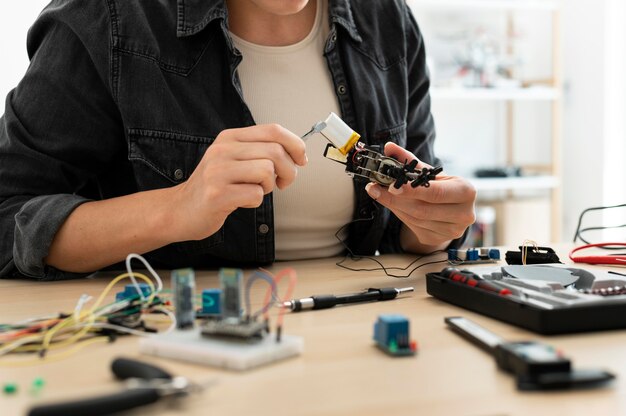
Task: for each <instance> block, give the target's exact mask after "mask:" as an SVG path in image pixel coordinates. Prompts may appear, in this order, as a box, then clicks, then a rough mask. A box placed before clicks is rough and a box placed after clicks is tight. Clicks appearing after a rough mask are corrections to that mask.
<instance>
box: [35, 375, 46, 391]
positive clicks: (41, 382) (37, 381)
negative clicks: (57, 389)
mask: <svg viewBox="0 0 626 416" xmlns="http://www.w3.org/2000/svg"><path fill="white" fill-rule="evenodd" d="M45 385H46V381H45V380H44V379H43V377H37V378H35V379H34V380H33V389H37V390H39V389H41V388H43V386H45Z"/></svg>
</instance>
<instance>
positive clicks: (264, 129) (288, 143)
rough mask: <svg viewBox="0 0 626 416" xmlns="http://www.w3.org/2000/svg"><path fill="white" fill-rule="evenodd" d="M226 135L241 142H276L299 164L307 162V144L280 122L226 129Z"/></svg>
mask: <svg viewBox="0 0 626 416" xmlns="http://www.w3.org/2000/svg"><path fill="white" fill-rule="evenodd" d="M223 133H225V135H226V136H225V137H228V138H231V139H235V140H238V141H241V142H275V143H278V144H280V145H281V146H282V147H283V148H284V149H285V151H286V152H287V154H288V155H289V157H291V159H292V160H293V161H294V162H295V163H296V164H297V165H299V166H305V165H306V163H307V158H306V146H305V144H304V142H303V141H302V139H300V137H298V136H297V135H295V134H294V133H292V132H290V131H289V130H287V129H286V128H284V127H282V126H280V125H279V124H262V125H258V126H251V127H243V128H239V129H229V130H224V132H223Z"/></svg>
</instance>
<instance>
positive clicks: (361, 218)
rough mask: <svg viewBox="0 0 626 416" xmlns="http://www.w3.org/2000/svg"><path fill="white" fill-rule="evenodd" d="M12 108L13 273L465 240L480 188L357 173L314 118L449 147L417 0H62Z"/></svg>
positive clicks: (262, 259)
mask: <svg viewBox="0 0 626 416" xmlns="http://www.w3.org/2000/svg"><path fill="white" fill-rule="evenodd" d="M27 47H28V53H29V57H30V60H31V63H30V66H29V68H28V70H27V72H26V74H25V76H24V77H23V79H22V81H21V82H20V83H19V85H18V86H17V87H16V88H15V89H14V90H12V91H11V92H10V93H9V95H8V97H7V100H6V110H5V114H4V116H3V117H2V119H1V120H0V277H12V276H26V277H31V278H35V279H48V280H54V279H63V278H70V277H76V276H83V275H85V274H87V273H90V272H93V271H96V270H99V269H102V268H106V267H109V266H111V265H114V264H116V263H118V262H120V261H122V260H123V259H124V258H125V256H126V255H127V254H128V253H130V252H137V253H145V255H146V257H147V258H148V259H149V260H150V261H151V262H152V263H153V264H154V265H156V266H157V267H165V268H176V267H187V266H191V267H221V266H229V265H238V266H242V267H243V266H246V265H255V264H266V263H270V262H273V261H275V260H290V259H304V258H316V257H326V256H334V255H339V254H341V253H342V252H344V250H345V247H344V245H345V246H346V247H348V248H349V249H350V250H351V251H352V252H354V253H355V254H363V255H373V254H375V253H376V252H380V253H390V252H402V251H406V252H412V253H427V252H431V251H434V250H438V249H445V248H446V247H448V246H450V245H455V244H457V245H458V243H459V241H460V238H462V235H463V233H464V231H465V230H466V229H467V227H468V226H469V225H470V224H471V223H472V222H473V221H474V208H473V206H474V200H475V195H476V192H475V190H474V188H473V187H472V186H471V185H470V184H469V182H468V181H466V180H465V179H463V178H460V177H454V176H447V175H445V174H441V175H439V176H438V178H437V180H436V181H433V182H432V183H431V186H430V187H429V188H421V187H420V188H415V189H413V188H411V187H410V185H409V186H407V185H405V186H403V187H401V188H400V189H395V188H393V187H390V188H389V189H386V188H383V187H381V186H380V185H376V184H367V186H365V185H366V184H365V183H363V182H359V181H353V180H352V179H350V178H349V177H348V176H347V175H346V174H345V173H344V172H343V166H342V165H340V164H337V163H335V162H333V161H330V160H328V159H325V158H323V156H322V153H323V148H324V146H325V144H324V141H323V139H322V138H318V139H310V140H308V141H307V144H306V145H305V144H304V143H303V141H302V140H301V139H300V137H299V135H300V134H303V133H304V132H306V131H307V130H308V129H309V128H310V126H311V125H312V124H313V123H315V122H317V121H319V120H322V119H324V118H325V117H326V115H327V114H328V113H329V112H331V111H334V112H335V113H337V114H340V115H341V117H342V118H343V120H344V121H345V122H346V123H347V124H348V125H350V126H351V127H352V128H353V129H354V130H355V131H357V132H359V133H360V134H361V136H362V140H363V141H364V142H366V143H367V144H376V145H384V152H385V153H386V154H387V155H389V156H392V157H395V158H398V159H399V160H412V159H414V158H416V157H417V158H418V159H419V160H420V163H422V165H420V166H424V164H430V165H434V164H436V163H437V162H438V161H437V159H436V158H435V156H434V153H433V143H434V139H435V131H434V122H433V118H432V116H431V112H430V97H429V80H428V74H427V69H426V65H425V48H424V43H423V39H422V36H421V34H420V31H419V28H418V26H417V23H416V22H415V20H414V18H413V16H412V14H411V12H410V10H409V8H408V7H407V5H406V3H405V1H404V0H386V1H376V2H371V1H369V0H280V1H276V0H177V1H174V0H163V1H159V2H154V1H148V0H123V1H122V0H101V1H79V0H53V1H52V2H51V3H50V4H49V5H48V6H47V7H46V8H45V10H44V11H43V12H42V13H41V15H40V16H39V17H38V19H37V21H36V22H35V23H34V25H33V26H32V28H31V29H30V31H29V34H28V42H27Z"/></svg>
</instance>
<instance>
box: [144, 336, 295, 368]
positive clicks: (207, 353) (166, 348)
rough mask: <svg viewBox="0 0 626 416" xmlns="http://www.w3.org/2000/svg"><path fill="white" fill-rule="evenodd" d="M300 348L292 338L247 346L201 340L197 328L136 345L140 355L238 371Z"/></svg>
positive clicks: (266, 362) (271, 338) (275, 359)
mask: <svg viewBox="0 0 626 416" xmlns="http://www.w3.org/2000/svg"><path fill="white" fill-rule="evenodd" d="M303 349H304V341H303V339H302V338H301V337H297V336H292V335H283V336H282V337H281V341H280V342H276V338H275V337H274V336H273V335H269V336H267V337H265V338H264V339H263V340H261V341H259V342H256V343H252V344H249V343H245V342H239V341H228V340H223V339H217V338H207V337H203V336H202V335H200V330H199V329H190V330H183V331H173V332H171V333H169V334H163V335H156V336H154V337H150V338H142V339H141V340H140V343H139V350H140V351H141V352H142V353H144V354H150V355H156V356H158V357H164V358H172V359H175V360H182V361H188V362H192V363H196V364H202V365H209V366H213V367H220V368H226V369H229V370H238V371H243V370H248V369H250V368H254V367H258V366H261V365H265V364H269V363H271V362H274V361H279V360H283V359H285V358H289V357H293V356H296V355H300V354H301V353H302V351H303Z"/></svg>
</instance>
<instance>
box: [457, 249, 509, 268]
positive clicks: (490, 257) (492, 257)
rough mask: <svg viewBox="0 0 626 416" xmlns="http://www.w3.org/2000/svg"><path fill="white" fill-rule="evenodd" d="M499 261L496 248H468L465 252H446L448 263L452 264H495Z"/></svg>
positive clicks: (498, 251)
mask: <svg viewBox="0 0 626 416" xmlns="http://www.w3.org/2000/svg"><path fill="white" fill-rule="evenodd" d="M499 260H500V250H498V249H497V248H485V247H480V248H469V249H467V250H457V249H450V250H448V261H449V262H450V263H452V264H472V263H474V264H481V263H495V262H497V261H499Z"/></svg>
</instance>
